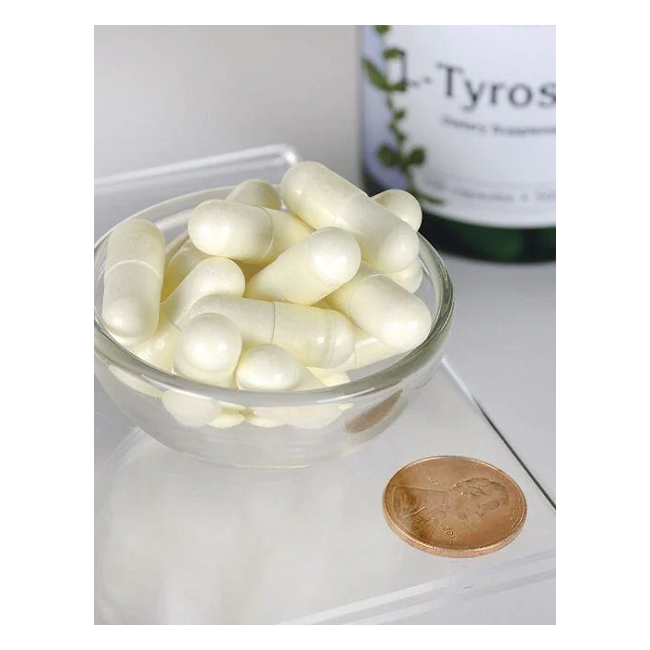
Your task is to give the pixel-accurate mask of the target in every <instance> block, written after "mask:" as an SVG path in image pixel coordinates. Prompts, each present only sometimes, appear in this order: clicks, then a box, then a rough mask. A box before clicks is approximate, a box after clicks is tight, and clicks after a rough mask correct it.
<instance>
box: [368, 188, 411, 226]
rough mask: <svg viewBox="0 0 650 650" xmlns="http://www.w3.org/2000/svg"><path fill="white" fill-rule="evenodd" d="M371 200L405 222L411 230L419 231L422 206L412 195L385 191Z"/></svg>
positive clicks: (399, 191)
mask: <svg viewBox="0 0 650 650" xmlns="http://www.w3.org/2000/svg"><path fill="white" fill-rule="evenodd" d="M372 199H373V201H377V203H379V205H383V206H384V207H385V208H386V209H387V210H389V211H390V212H392V213H393V214H394V215H395V216H396V217H399V218H400V219H401V220H402V221H404V222H406V223H407V224H408V225H409V226H411V228H413V230H416V231H417V230H419V229H420V226H421V225H422V206H421V205H420V203H419V201H418V200H417V199H416V198H415V197H414V196H413V195H412V194H409V193H408V192H405V191H404V190H386V191H385V192H381V193H380V194H375V196H373V197H372Z"/></svg>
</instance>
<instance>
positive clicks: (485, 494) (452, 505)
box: [384, 456, 526, 557]
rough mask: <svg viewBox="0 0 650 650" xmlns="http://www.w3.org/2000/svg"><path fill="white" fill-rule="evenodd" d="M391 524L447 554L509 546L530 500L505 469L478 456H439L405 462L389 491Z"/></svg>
mask: <svg viewBox="0 0 650 650" xmlns="http://www.w3.org/2000/svg"><path fill="white" fill-rule="evenodd" d="M384 515H385V516H386V520H387V522H388V525H389V526H390V527H391V528H392V529H393V531H394V532H395V533H396V534H397V535H398V536H399V537H401V538H402V539H403V540H404V541H405V542H406V543H408V544H410V545H411V546H414V547H415V548H418V549H420V550H422V551H426V552H427V553H433V554H435V555H444V556H447V557H476V556H477V555H485V554H487V553H492V552H494V551H497V550H499V549H500V548H503V547H504V546H505V545H506V544H509V543H510V542H511V541H512V540H513V539H514V538H515V537H516V536H517V535H518V534H519V532H520V531H521V528H522V526H523V525H524V521H525V519H526V499H525V497H524V493H523V492H522V491H521V488H520V487H519V486H518V485H517V484H516V483H515V482H514V481H513V480H512V479H511V478H510V477H509V476H508V475H507V474H506V473H505V472H502V471H501V470H500V469H498V468H496V467H494V466H492V465H489V464H488V463H484V462H483V461H480V460H475V459H473V458H464V457H462V456H436V457H433V458H422V459H421V460H416V461H415V462H413V463H411V464H410V465H406V466H405V467H402V469H400V470H399V472H397V473H396V474H395V475H394V476H393V478H391V479H390V481H389V482H388V485H387V486H386V489H385V490H384Z"/></svg>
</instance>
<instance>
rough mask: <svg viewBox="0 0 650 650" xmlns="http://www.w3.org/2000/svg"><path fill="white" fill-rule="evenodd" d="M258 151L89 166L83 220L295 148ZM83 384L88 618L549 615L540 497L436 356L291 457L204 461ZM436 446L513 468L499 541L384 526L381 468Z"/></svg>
mask: <svg viewBox="0 0 650 650" xmlns="http://www.w3.org/2000/svg"><path fill="white" fill-rule="evenodd" d="M269 149H274V151H275V154H274V156H275V158H274V157H273V156H271V157H270V158H269ZM261 151H262V152H263V153H262V154H261V156H260V157H261V159H262V160H259V159H256V156H257V155H258V154H257V153H255V152H245V153H243V154H236V155H235V156H234V157H233V158H234V167H233V168H230V167H229V166H228V164H227V161H224V158H226V157H219V160H220V162H219V164H218V165H216V166H214V167H211V165H210V164H209V163H205V161H197V162H196V163H188V164H186V165H178V166H175V167H176V168H177V172H169V168H161V169H162V171H160V170H159V172H160V173H158V174H157V173H156V170H149V171H147V172H141V173H139V174H134V175H131V176H132V177H131V178H130V179H129V178H126V177H122V178H121V179H117V181H115V182H114V183H109V182H104V181H101V180H100V181H98V184H97V189H98V198H97V201H98V210H99V213H98V219H99V222H98V219H97V218H96V227H97V229H98V230H99V233H100V234H101V232H104V231H105V230H106V229H108V228H109V227H110V226H111V225H113V224H114V223H116V222H117V221H119V220H120V219H122V218H124V217H126V216H128V215H129V214H131V213H132V212H134V211H135V210H137V209H140V208H142V207H145V206H146V205H150V204H152V203H155V202H157V201H160V200H163V199H165V198H169V197H170V196H174V195H177V194H182V193H185V192H190V191H195V190H199V189H204V188H205V187H211V186H217V185H227V184H234V183H237V182H239V181H240V180H244V179H245V178H249V177H252V176H255V177H259V178H267V179H268V180H270V181H272V182H277V180H279V177H280V176H281V174H282V171H283V170H284V169H285V168H286V167H287V166H288V165H289V164H291V162H293V160H295V159H296V155H295V152H293V151H292V150H291V149H283V148H282V147H277V148H266V149H264V150H261ZM256 160H257V162H256ZM269 160H270V162H269ZM256 165H257V166H256ZM265 165H266V166H267V168H266V169H265V167H264V166H265ZM238 166H239V167H238ZM192 169H195V170H196V169H198V170H200V171H199V174H198V177H194V176H192V173H191V170H192ZM238 169H240V171H237V170H238ZM242 169H243V171H242ZM251 169H256V171H254V172H252V171H250V170H251ZM183 170H184V171H183ZM188 170H189V171H188ZM184 174H187V178H188V179H189V180H187V184H184V178H185V176H184ZM228 174H230V176H228ZM237 174H239V176H238V175H237ZM138 179H140V180H138ZM206 179H207V180H206ZM140 181H142V182H143V183H144V184H143V186H142V188H141V189H142V194H139V190H138V188H139V187H140V185H139V184H140ZM120 188H121V189H120ZM95 385H96V393H95V471H96V484H97V485H96V503H95V510H96V531H95V558H96V567H95V590H96V615H97V621H98V622H100V623H106V624H147V623H149V624H235V623H239V624H246V623H250V624H255V623H260V624H262V623H324V624H345V623H393V624H394V623H419V624H422V623H440V624H451V623H466V624H467V623H472V624H478V623H483V624H491V623H501V624H503V623H553V622H554V616H555V614H554V606H555V603H554V588H555V587H554V575H555V509H554V506H553V504H552V503H551V502H550V501H549V500H548V499H547V497H546V496H545V495H544V494H543V492H542V491H541V490H540V489H539V488H538V486H537V485H536V482H535V481H534V479H533V478H532V477H531V475H530V474H529V473H528V471H527V470H526V468H525V467H523V466H522V465H521V463H520V462H519V461H518V460H517V458H516V457H515V456H514V455H513V454H512V453H511V451H510V449H509V447H508V445H507V444H506V442H505V441H504V439H503V438H502V437H501V435H500V434H499V433H498V432H497V431H495V429H494V428H493V427H492V425H491V424H490V423H489V422H488V420H487V419H486V418H485V417H484V415H483V413H482V412H481V410H480V408H479V407H478V406H477V405H476V403H475V402H474V400H473V399H472V397H471V395H469V393H468V392H467V391H466V390H465V389H464V387H463V385H462V382H461V381H460V379H459V378H458V377H457V376H456V375H455V374H454V372H453V370H452V369H450V368H449V366H448V365H447V364H443V367H442V368H441V369H440V370H439V371H438V373H437V374H436V375H435V376H434V378H433V379H432V380H431V382H430V383H429V384H428V385H426V386H424V387H423V389H422V391H423V393H424V394H423V395H421V397H420V399H419V400H418V401H417V402H416V403H415V404H414V405H413V406H412V408H410V409H409V410H408V411H407V412H406V413H404V414H403V416H402V417H401V419H400V420H399V421H398V422H396V423H395V425H394V426H393V427H391V428H389V429H388V430H387V431H386V432H385V433H384V434H382V435H381V436H379V437H378V438H376V439H374V440H371V441H370V442H368V443H367V444H365V445H363V446H361V447H359V449H358V451H356V453H354V454H351V455H349V456H345V457H342V458H335V459H331V460H328V461H324V462H322V463H319V464H317V465H315V466H313V467H309V468H304V469H292V470H252V469H236V468H227V467H218V466H215V465H213V464H210V463H207V462H205V461H201V460H199V459H195V458H192V457H190V456H187V455H184V454H180V453H178V452H176V451H173V450H171V449H169V448H167V447H165V446H163V445H162V444H160V443H158V442H157V441H155V440H153V439H152V438H150V437H149V436H148V435H147V434H145V433H144V432H143V431H141V430H139V429H137V428H134V427H133V425H132V424H131V423H130V421H129V420H128V419H127V418H126V416H124V415H122V414H121V413H120V412H119V411H118V410H117V408H116V407H115V406H114V405H113V404H112V402H111V401H110V399H109V398H108V397H107V395H106V394H105V393H104V391H103V390H102V389H101V387H99V385H98V383H97V382H96V383H95ZM438 455H462V456H469V457H473V458H478V459H481V460H483V461H486V462H488V463H492V464H493V465H496V466H497V467H499V468H501V469H502V470H504V471H505V472H507V473H508V474H509V475H510V476H511V477H512V478H514V479H515V480H516V481H517V482H518V483H519V485H520V487H521V488H522V490H523V491H524V494H525V496H526V500H527V505H528V516H527V520H526V523H525V525H524V528H523V530H522V532H521V534H520V535H519V536H518V537H517V538H516V539H515V540H514V541H513V542H512V543H511V544H510V545H508V546H506V547H505V548H504V549H502V550H500V551H498V552H496V553H493V554H491V555H486V556H483V557H477V558H468V559H450V558H444V557H437V556H434V555H429V554H426V553H423V552H422V551H419V550H416V549H414V548H411V547H410V546H408V545H407V544H405V543H404V542H403V541H402V540H400V539H399V538H398V537H397V536H396V535H395V534H394V533H393V532H392V531H391V530H390V528H389V527H388V526H387V524H386V523H385V521H384V516H383V512H382V493H383V490H384V487H385V486H386V483H387V482H388V480H389V479H390V477H391V476H392V475H393V474H394V473H395V472H396V471H397V470H398V469H400V468H401V467H402V466H404V465H406V464H408V463H410V462H412V461H414V460H416V459H418V458H423V457H426V456H438Z"/></svg>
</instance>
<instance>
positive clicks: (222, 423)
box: [208, 408, 245, 429]
mask: <svg viewBox="0 0 650 650" xmlns="http://www.w3.org/2000/svg"><path fill="white" fill-rule="evenodd" d="M244 420H245V416H244V414H243V413H241V412H240V411H234V410H233V409H228V408H224V409H223V410H222V411H221V414H220V415H218V416H217V417H216V418H215V419H214V420H212V422H210V423H209V424H208V426H211V427H213V428H214V429H231V428H232V427H236V426H237V425H238V424H240V423H242V422H243V421H244Z"/></svg>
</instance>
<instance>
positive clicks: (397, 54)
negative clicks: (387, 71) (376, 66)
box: [384, 47, 405, 59]
mask: <svg viewBox="0 0 650 650" xmlns="http://www.w3.org/2000/svg"><path fill="white" fill-rule="evenodd" d="M404 54H405V52H404V50H400V49H399V47H389V48H387V49H385V50H384V59H403V58H404Z"/></svg>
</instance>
